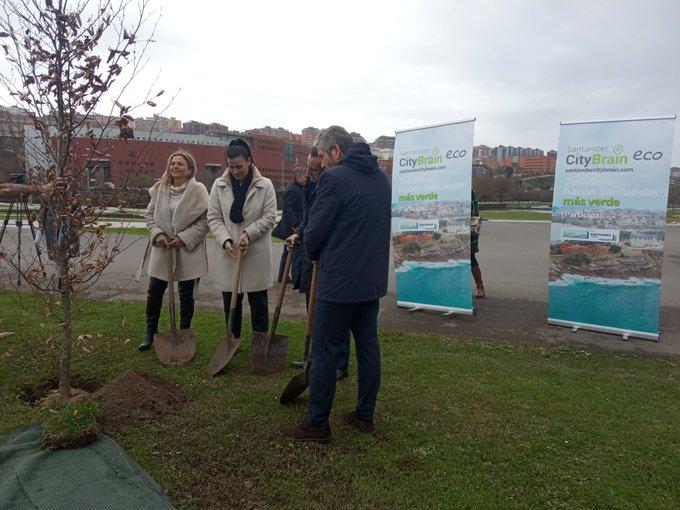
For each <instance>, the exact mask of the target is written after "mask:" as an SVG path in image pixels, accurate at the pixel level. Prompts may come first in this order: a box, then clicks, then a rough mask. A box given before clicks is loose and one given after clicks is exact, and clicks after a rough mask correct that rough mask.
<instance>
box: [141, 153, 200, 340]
mask: <svg viewBox="0 0 680 510" xmlns="http://www.w3.org/2000/svg"><path fill="white" fill-rule="evenodd" d="M196 168H197V167H196V160H195V159H194V157H193V156H192V155H191V154H190V153H188V152H186V151H184V150H176V151H174V152H173V153H172V154H170V157H169V158H168V163H167V165H166V168H165V172H164V173H163V175H162V176H161V178H160V179H158V181H156V183H155V184H154V185H153V186H152V187H151V189H149V194H150V195H151V201H150V202H149V205H148V206H147V208H146V213H145V219H146V226H147V228H148V230H149V244H148V245H147V249H146V252H145V254H144V258H143V259H142V263H141V264H140V270H139V271H138V273H137V280H139V274H140V273H141V269H142V267H143V266H144V265H145V264H146V263H147V261H148V269H147V273H148V275H149V288H148V291H147V296H146V335H145V336H144V340H143V341H142V343H141V344H139V346H138V347H137V348H138V349H139V350H140V351H146V350H148V349H150V348H151V346H152V345H153V336H154V335H155V334H156V333H157V332H158V321H159V319H160V316H161V309H162V308H163V294H164V293H165V289H166V288H167V287H168V250H174V253H173V256H174V259H173V260H174V279H175V281H177V282H178V285H177V286H178V288H179V313H180V329H187V328H190V327H191V320H192V318H193V316H194V287H195V284H196V282H197V281H198V279H200V278H201V277H202V276H204V275H206V274H207V273H208V255H207V251H206V243H205V237H206V235H207V234H208V219H207V211H208V191H207V190H206V189H205V186H204V185H203V184H202V183H200V182H198V181H197V180H196Z"/></svg>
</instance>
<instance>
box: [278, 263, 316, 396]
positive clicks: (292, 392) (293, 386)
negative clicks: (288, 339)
mask: <svg viewBox="0 0 680 510" xmlns="http://www.w3.org/2000/svg"><path fill="white" fill-rule="evenodd" d="M316 268H317V263H316V262H314V265H313V267H312V283H311V285H310V288H309V310H307V329H306V331H305V356H304V358H303V359H304V362H303V363H304V364H303V366H302V372H300V373H299V374H297V375H295V376H293V378H292V379H291V380H290V381H288V385H287V386H286V388H285V389H284V390H283V393H281V397H280V398H279V402H280V403H281V404H290V403H291V402H292V401H293V400H295V399H296V398H298V397H299V396H300V395H302V393H304V391H305V390H306V389H307V388H308V387H309V365H310V363H309V351H310V349H311V344H312V325H313V324H314V308H315V307H316Z"/></svg>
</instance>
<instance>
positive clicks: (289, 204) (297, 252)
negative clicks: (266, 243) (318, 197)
mask: <svg viewBox="0 0 680 510" xmlns="http://www.w3.org/2000/svg"><path fill="white" fill-rule="evenodd" d="M306 182H307V171H306V169H305V168H302V167H296V168H294V169H293V182H292V183H290V185H289V186H288V187H287V188H286V192H285V193H284V195H283V211H282V213H281V221H279V223H278V224H277V225H276V227H274V231H273V232H272V235H273V236H274V237H278V238H279V239H286V238H287V237H289V236H291V235H292V234H293V232H295V229H296V228H297V227H299V226H300V223H302V216H303V211H304V199H305V191H304V188H305V184H306ZM302 251H303V250H302V247H301V246H295V247H294V248H293V263H292V266H291V270H290V272H291V274H290V275H289V278H291V280H295V279H296V278H297V277H298V275H299V273H300V259H301V253H302ZM286 256H287V250H283V251H282V252H281V260H280V262H279V278H278V281H279V283H281V279H282V278H283V270H284V268H285V266H286Z"/></svg>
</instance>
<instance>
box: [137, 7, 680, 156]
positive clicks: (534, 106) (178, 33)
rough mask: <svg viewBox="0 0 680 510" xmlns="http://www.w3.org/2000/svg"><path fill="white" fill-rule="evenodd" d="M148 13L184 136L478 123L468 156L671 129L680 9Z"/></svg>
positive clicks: (368, 132)
mask: <svg viewBox="0 0 680 510" xmlns="http://www.w3.org/2000/svg"><path fill="white" fill-rule="evenodd" d="M151 1H152V2H154V3H155V5H156V6H157V7H158V8H160V7H161V5H162V15H161V19H160V23H159V26H158V32H157V34H156V37H155V40H156V41H157V43H156V44H154V45H153V48H152V51H151V61H150V64H149V66H148V69H147V72H148V73H154V74H155V73H157V72H159V71H160V73H161V74H160V78H159V82H158V83H159V87H161V88H164V89H166V90H167V91H168V92H170V91H172V90H176V89H179V88H180V87H181V89H182V90H181V93H180V95H179V96H178V97H177V98H176V100H175V102H174V103H173V104H172V105H171V107H170V108H169V109H168V110H167V111H166V115H168V116H175V117H178V118H180V119H182V120H183V121H188V120H191V119H193V120H200V121H204V122H221V123H223V124H227V125H228V126H229V127H230V128H232V129H237V130H244V129H248V128H254V127H262V126H265V125H270V126H274V127H279V126H281V127H285V128H287V129H290V130H292V131H295V132H300V130H301V129H302V128H304V127H306V126H315V127H325V126H328V125H330V124H341V125H343V126H345V127H346V128H347V129H348V130H350V131H358V132H360V133H361V134H362V135H364V137H365V138H366V139H368V140H369V141H372V140H373V139H374V138H375V137H377V136H379V135H381V134H389V135H392V134H394V131H395V130H398V129H404V128H409V127H417V126H422V125H429V124H434V123H441V122H445V121H451V120H458V119H464V118H470V117H476V118H477V123H476V130H475V143H476V144H479V143H484V144H487V145H497V144H505V145H515V146H517V145H520V146H530V147H539V148H542V149H552V148H557V137H558V131H559V122H560V121H570V120H589V119H609V118H629V117H641V116H656V115H668V114H677V113H680V0H645V1H642V0H640V1H636V0H619V1H607V0H589V1H573V0H570V1H556V0H550V1H546V0H540V1H510V0H496V1H480V0H475V1H453V0H443V1H413V2H409V1H406V0H401V1H395V0H392V1H375V0H361V1H355V0H343V1H335V2H327V1H322V0H317V1H311V0H302V1H290V2H286V1H282V0H272V1H264V0H243V1H238V2H236V1H224V0H221V1H212V0H210V1H209V0H194V1H189V2H187V1H186V0H182V1H179V0H162V1H161V0H151ZM148 76H150V74H149V75H147V77H142V80H139V81H138V83H140V87H139V88H136V87H135V88H133V89H132V92H140V93H141V91H142V88H143V87H142V86H141V85H143V86H147V85H148V81H149V80H148ZM138 113H140V114H145V115H148V114H150V113H151V111H150V110H149V109H145V110H141V111H139V112H138ZM674 149H675V150H674V157H673V164H675V165H677V166H680V121H678V122H677V124H676V136H675V148H674Z"/></svg>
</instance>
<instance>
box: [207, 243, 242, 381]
mask: <svg viewBox="0 0 680 510" xmlns="http://www.w3.org/2000/svg"><path fill="white" fill-rule="evenodd" d="M242 262H243V252H242V251H241V250H240V249H238V254H237V256H236V271H234V287H233V289H232V291H231V302H230V304H229V316H228V317H227V337H226V338H225V339H224V340H222V341H221V342H220V345H218V346H217V350H216V351H215V354H213V355H212V358H210V362H209V363H208V373H209V374H210V375H212V376H215V375H217V374H218V372H219V371H220V370H222V369H223V368H224V367H226V366H227V363H229V361H231V358H233V357H234V354H236V349H238V346H239V343H241V340H240V339H239V338H236V337H235V336H234V334H233V333H232V332H231V327H232V325H233V324H234V315H236V301H237V299H238V289H239V286H240V284H241V267H242Z"/></svg>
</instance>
